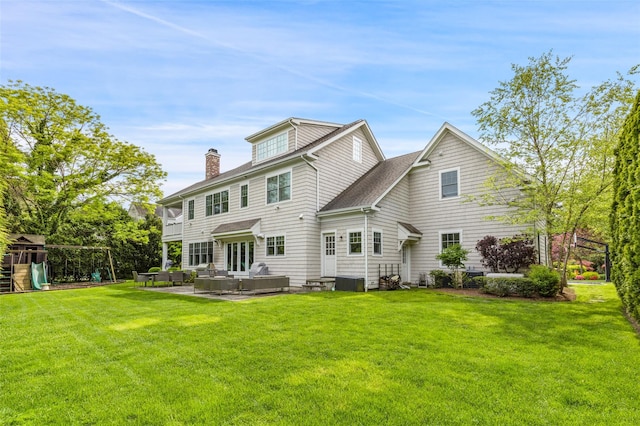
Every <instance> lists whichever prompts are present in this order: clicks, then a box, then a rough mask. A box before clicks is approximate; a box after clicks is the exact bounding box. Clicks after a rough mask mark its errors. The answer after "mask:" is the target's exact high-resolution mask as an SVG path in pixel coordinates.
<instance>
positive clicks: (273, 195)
mask: <svg viewBox="0 0 640 426" xmlns="http://www.w3.org/2000/svg"><path fill="white" fill-rule="evenodd" d="M290 199H291V172H285V173H282V174H279V175H275V176H270V177H268V178H267V204H271V203H277V202H280V201H286V200H290Z"/></svg>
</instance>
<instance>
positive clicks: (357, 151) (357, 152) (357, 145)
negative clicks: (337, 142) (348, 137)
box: [353, 136, 362, 163]
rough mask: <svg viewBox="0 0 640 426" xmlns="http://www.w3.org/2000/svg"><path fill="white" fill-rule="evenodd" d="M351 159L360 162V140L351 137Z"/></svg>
mask: <svg viewBox="0 0 640 426" xmlns="http://www.w3.org/2000/svg"><path fill="white" fill-rule="evenodd" d="M353 161H355V162H357V163H362V141H361V140H360V139H358V138H357V137H355V136H354V137H353Z"/></svg>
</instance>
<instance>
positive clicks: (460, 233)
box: [438, 229, 464, 268]
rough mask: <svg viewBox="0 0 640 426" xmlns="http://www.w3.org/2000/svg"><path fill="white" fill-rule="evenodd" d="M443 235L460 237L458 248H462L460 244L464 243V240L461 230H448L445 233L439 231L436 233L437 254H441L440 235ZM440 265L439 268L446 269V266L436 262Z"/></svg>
mask: <svg viewBox="0 0 640 426" xmlns="http://www.w3.org/2000/svg"><path fill="white" fill-rule="evenodd" d="M443 234H458V235H460V243H459V244H460V246H462V244H463V243H464V239H463V237H462V229H449V230H446V231H439V232H438V254H440V253H442V235H443ZM438 262H439V263H440V267H441V268H446V266H444V265H443V264H442V261H440V260H439V261H438Z"/></svg>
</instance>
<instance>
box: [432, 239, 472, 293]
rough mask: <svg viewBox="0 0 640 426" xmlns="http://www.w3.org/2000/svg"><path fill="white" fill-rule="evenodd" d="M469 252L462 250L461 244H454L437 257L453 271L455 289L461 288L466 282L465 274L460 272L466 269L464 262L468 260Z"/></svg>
mask: <svg viewBox="0 0 640 426" xmlns="http://www.w3.org/2000/svg"><path fill="white" fill-rule="evenodd" d="M468 254H469V250H465V249H463V248H462V246H461V245H460V244H452V245H450V246H448V247H446V248H444V249H442V253H440V254H438V255H437V256H436V259H438V260H440V261H441V262H442V264H443V265H444V266H446V267H447V268H449V269H451V278H452V282H453V284H454V287H455V288H460V287H462V285H463V282H464V276H463V274H462V273H461V272H460V271H459V270H458V269H459V268H464V262H465V261H466V260H467V255H468Z"/></svg>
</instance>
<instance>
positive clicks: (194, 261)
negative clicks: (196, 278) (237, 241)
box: [189, 241, 213, 266]
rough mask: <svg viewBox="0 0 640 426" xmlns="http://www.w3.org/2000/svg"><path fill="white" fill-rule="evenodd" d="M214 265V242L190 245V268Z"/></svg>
mask: <svg viewBox="0 0 640 426" xmlns="http://www.w3.org/2000/svg"><path fill="white" fill-rule="evenodd" d="M201 263H213V241H204V242H201V243H189V266H197V265H199V264H201Z"/></svg>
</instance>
